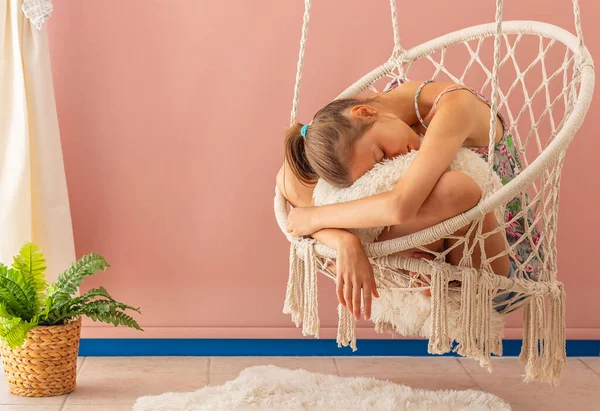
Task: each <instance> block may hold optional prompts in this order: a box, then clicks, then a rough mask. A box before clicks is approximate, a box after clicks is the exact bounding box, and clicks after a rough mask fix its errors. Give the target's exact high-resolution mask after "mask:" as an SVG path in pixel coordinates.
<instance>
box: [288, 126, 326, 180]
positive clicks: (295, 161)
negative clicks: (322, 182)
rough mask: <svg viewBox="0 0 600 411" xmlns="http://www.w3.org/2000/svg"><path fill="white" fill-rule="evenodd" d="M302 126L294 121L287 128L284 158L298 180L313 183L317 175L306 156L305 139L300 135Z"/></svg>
mask: <svg viewBox="0 0 600 411" xmlns="http://www.w3.org/2000/svg"><path fill="white" fill-rule="evenodd" d="M302 127H303V125H302V124H300V123H296V124H294V125H293V126H291V127H290V128H289V129H288V130H287V133H286V136H285V160H286V161H287V163H288V164H289V166H290V168H291V169H292V172H293V173H294V175H295V176H296V177H298V179H299V180H300V181H302V182H303V183H304V184H313V183H315V182H316V181H317V179H318V177H319V176H318V175H317V173H316V172H315V170H314V169H313V168H312V166H311V165H310V163H309V161H308V157H307V156H306V145H305V141H306V140H305V139H304V137H302V133H301V131H302Z"/></svg>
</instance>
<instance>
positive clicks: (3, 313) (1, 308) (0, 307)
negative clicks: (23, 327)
mask: <svg viewBox="0 0 600 411" xmlns="http://www.w3.org/2000/svg"><path fill="white" fill-rule="evenodd" d="M13 317H15V315H14V314H13V313H12V312H11V310H10V308H8V306H7V305H6V303H4V302H2V301H0V321H2V320H9V319H11V318H13Z"/></svg>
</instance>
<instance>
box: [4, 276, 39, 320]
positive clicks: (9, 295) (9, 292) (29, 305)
mask: <svg viewBox="0 0 600 411" xmlns="http://www.w3.org/2000/svg"><path fill="white" fill-rule="evenodd" d="M0 301H3V302H4V303H5V304H7V306H8V307H10V308H11V309H12V310H13V311H14V313H15V314H16V315H18V316H20V317H21V318H23V320H25V321H28V320H30V319H31V318H32V317H33V316H34V315H35V312H36V311H37V310H36V306H37V303H36V295H35V289H34V288H33V285H32V284H30V283H28V282H27V281H26V279H25V277H24V276H23V274H22V273H21V272H20V271H18V270H15V269H13V268H8V267H7V266H5V265H4V264H0Z"/></svg>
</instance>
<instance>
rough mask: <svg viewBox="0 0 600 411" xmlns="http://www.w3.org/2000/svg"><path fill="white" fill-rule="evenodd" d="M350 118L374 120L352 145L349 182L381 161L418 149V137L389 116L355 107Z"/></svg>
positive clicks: (388, 114)
mask: <svg viewBox="0 0 600 411" xmlns="http://www.w3.org/2000/svg"><path fill="white" fill-rule="evenodd" d="M350 115H351V116H356V117H357V119H358V120H359V121H361V120H362V121H365V120H366V121H374V123H373V125H372V127H371V128H370V129H369V130H367V131H366V132H365V133H364V134H363V135H362V136H360V137H359V138H358V139H357V140H356V141H355V142H354V144H353V145H352V148H351V153H350V158H349V160H350V177H351V179H352V182H354V181H356V180H358V179H359V178H360V177H361V176H362V175H364V174H365V173H367V172H368V171H369V170H371V169H372V168H373V167H374V166H375V164H377V163H379V162H381V161H382V160H384V159H392V158H394V157H397V156H399V155H403V154H407V153H410V152H411V151H412V150H418V149H419V147H420V146H421V140H420V138H419V135H418V134H417V133H416V132H415V131H414V130H413V129H412V128H411V127H410V126H409V125H408V124H406V123H405V122H404V121H402V120H400V119H399V118H398V117H396V116H395V115H393V114H390V113H380V112H379V111H378V110H377V109H375V108H373V107H370V106H357V107H354V108H353V109H352V110H351V113H350ZM358 117H372V118H371V119H368V118H362V119H361V118H358Z"/></svg>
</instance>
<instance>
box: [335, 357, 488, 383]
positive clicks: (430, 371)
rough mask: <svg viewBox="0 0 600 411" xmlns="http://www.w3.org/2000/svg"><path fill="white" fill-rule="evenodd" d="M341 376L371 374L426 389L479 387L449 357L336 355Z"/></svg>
mask: <svg viewBox="0 0 600 411" xmlns="http://www.w3.org/2000/svg"><path fill="white" fill-rule="evenodd" d="M335 362H336V364H337V367H338V370H339V373H340V375H342V376H348V377H349V376H352V377H372V378H377V379H379V380H386V381H391V382H393V383H395V384H402V385H407V386H409V387H411V388H418V389H426V390H468V389H475V390H478V389H479V386H478V385H477V383H476V382H475V381H474V380H473V378H471V376H470V375H469V374H468V373H467V372H466V371H465V370H464V369H463V368H462V367H461V366H460V364H459V363H458V361H456V359H455V358H449V357H443V358H442V357H438V358H430V357H413V358H410V357H395V358H382V357H377V358H367V357H365V358H356V357H352V358H348V357H342V358H336V359H335Z"/></svg>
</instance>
